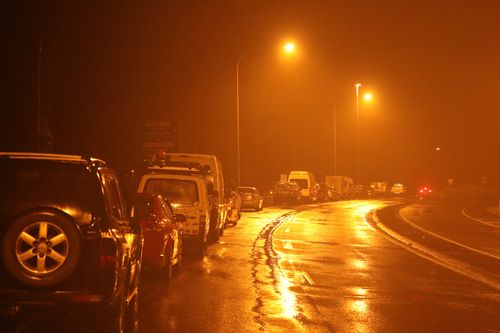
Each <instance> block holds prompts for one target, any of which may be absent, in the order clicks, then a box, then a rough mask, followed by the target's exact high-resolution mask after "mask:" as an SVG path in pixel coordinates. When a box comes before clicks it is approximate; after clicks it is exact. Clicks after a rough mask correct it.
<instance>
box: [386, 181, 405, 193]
mask: <svg viewBox="0 0 500 333" xmlns="http://www.w3.org/2000/svg"><path fill="white" fill-rule="evenodd" d="M390 192H391V194H392V195H394V196H402V195H404V194H405V193H406V187H405V186H404V185H403V184H400V183H395V184H393V185H392V186H391V190H390Z"/></svg>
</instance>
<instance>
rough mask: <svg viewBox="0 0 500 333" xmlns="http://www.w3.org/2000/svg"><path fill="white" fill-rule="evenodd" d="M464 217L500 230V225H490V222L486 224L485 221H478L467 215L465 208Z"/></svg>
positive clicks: (463, 210) (463, 209)
mask: <svg viewBox="0 0 500 333" xmlns="http://www.w3.org/2000/svg"><path fill="white" fill-rule="evenodd" d="M462 215H463V216H465V217H467V218H469V219H471V220H473V221H476V222H479V223H482V224H485V225H487V226H490V227H492V228H496V229H498V228H500V226H498V225H494V224H490V223H488V222H486V221H483V220H481V219H478V218H476V217H473V216H471V215H469V214H467V213H466V212H465V208H462Z"/></svg>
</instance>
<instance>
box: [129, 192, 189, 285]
mask: <svg viewBox="0 0 500 333" xmlns="http://www.w3.org/2000/svg"><path fill="white" fill-rule="evenodd" d="M132 216H133V218H135V219H136V220H137V221H138V222H139V224H140V225H141V227H142V230H143V234H144V248H143V254H142V257H143V264H144V265H145V266H146V267H147V268H150V269H153V270H156V271H160V272H162V273H164V274H165V276H166V277H167V279H170V278H171V276H172V267H173V266H175V265H177V266H180V264H181V261H182V236H181V226H180V223H179V222H176V221H175V216H174V214H173V211H172V207H171V206H170V204H169V203H168V202H167V201H166V200H165V199H164V198H163V197H162V196H161V195H159V194H149V193H137V194H136V196H135V200H134V207H133V209H132Z"/></svg>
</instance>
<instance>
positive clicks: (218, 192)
mask: <svg viewBox="0 0 500 333" xmlns="http://www.w3.org/2000/svg"><path fill="white" fill-rule="evenodd" d="M166 156H167V159H168V160H169V161H171V162H186V163H199V164H200V165H201V166H202V167H203V166H209V167H210V170H211V173H210V175H211V176H212V178H213V186H209V191H208V195H209V198H210V200H212V211H211V213H210V236H211V238H212V239H213V240H217V239H219V236H221V235H222V233H223V230H224V226H225V221H226V216H227V205H226V202H225V193H224V174H223V172H222V165H221V163H220V161H219V159H218V158H217V157H216V156H215V155H202V154H187V153H167V154H166Z"/></svg>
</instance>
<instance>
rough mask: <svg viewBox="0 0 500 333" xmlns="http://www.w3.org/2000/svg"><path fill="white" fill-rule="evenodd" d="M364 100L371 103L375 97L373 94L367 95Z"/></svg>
mask: <svg viewBox="0 0 500 333" xmlns="http://www.w3.org/2000/svg"><path fill="white" fill-rule="evenodd" d="M363 98H364V99H365V101H367V102H370V101H371V100H372V99H373V95H372V94H371V93H366V94H365V95H364V96H363Z"/></svg>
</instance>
